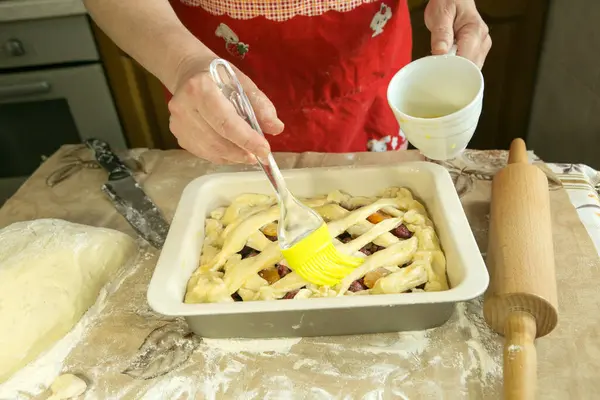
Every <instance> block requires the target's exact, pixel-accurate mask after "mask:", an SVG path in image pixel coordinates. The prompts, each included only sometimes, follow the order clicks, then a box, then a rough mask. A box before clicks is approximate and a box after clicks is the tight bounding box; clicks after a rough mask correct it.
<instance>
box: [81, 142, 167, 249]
mask: <svg viewBox="0 0 600 400" xmlns="http://www.w3.org/2000/svg"><path fill="white" fill-rule="evenodd" d="M85 144H86V145H87V146H88V147H89V148H90V149H91V150H92V151H93V152H94V156H95V158H96V160H97V161H98V163H99V164H100V165H101V166H102V168H104V169H105V170H106V171H107V172H108V182H107V183H105V184H104V185H103V186H102V191H103V192H104V193H106V195H107V196H108V197H109V199H110V200H111V201H112V203H113V205H114V206H115V208H116V209H117V211H118V212H119V214H121V215H122V216H123V217H124V218H125V219H126V220H127V222H129V224H130V225H131V226H132V227H133V229H135V231H136V232H137V233H138V234H139V235H140V236H141V237H142V238H143V239H144V240H146V241H147V242H148V243H150V244H151V245H152V246H154V247H155V248H157V249H161V248H162V246H163V244H164V242H165V239H166V237H167V232H168V231H169V224H168V223H167V221H165V219H164V217H163V216H162V214H161V212H160V210H159V209H158V207H156V205H155V204H154V202H153V201H152V200H151V199H150V198H149V197H148V196H147V195H146V193H144V191H143V190H142V188H141V187H140V185H139V184H138V183H137V182H136V181H135V179H134V178H133V174H132V173H131V171H130V170H129V168H127V166H126V165H125V164H123V162H122V161H121V160H120V159H119V157H117V155H116V154H114V153H113V151H112V150H111V148H110V146H109V145H108V143H106V142H103V141H102V140H98V139H89V140H86V142H85Z"/></svg>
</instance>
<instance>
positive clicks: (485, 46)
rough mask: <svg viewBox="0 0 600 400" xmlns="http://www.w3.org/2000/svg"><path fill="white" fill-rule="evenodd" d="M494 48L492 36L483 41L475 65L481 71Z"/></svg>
mask: <svg viewBox="0 0 600 400" xmlns="http://www.w3.org/2000/svg"><path fill="white" fill-rule="evenodd" d="M491 48H492V38H491V36H490V35H487V36H486V37H485V39H483V43H482V44H481V51H480V52H479V55H478V56H477V59H476V62H475V64H477V66H478V67H479V68H480V69H481V68H482V67H483V64H484V63H485V59H486V57H487V55H488V54H489V52H490V49H491Z"/></svg>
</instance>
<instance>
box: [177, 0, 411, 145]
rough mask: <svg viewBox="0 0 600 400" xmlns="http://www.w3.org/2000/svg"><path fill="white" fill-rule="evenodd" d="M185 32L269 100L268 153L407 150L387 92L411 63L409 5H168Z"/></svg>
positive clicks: (288, 1) (324, 1) (249, 0)
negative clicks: (276, 131)
mask: <svg viewBox="0 0 600 400" xmlns="http://www.w3.org/2000/svg"><path fill="white" fill-rule="evenodd" d="M170 1H171V5H172V6H173V9H174V10H175V12H176V13H177V15H178V16H179V18H180V19H181V21H182V22H183V24H184V25H185V26H186V27H187V28H188V29H189V30H190V31H191V32H192V33H193V34H194V35H195V36H196V37H197V38H198V39H199V40H201V41H202V42H203V43H204V44H205V45H206V46H208V47H209V48H210V49H211V50H212V51H214V52H215V53H216V54H218V55H219V57H223V58H225V59H227V60H228V61H230V62H232V63H233V64H235V65H236V66H237V67H239V68H240V69H241V70H242V71H244V73H246V74H247V75H248V76H249V77H250V79H252V80H253V81H254V83H256V85H257V86H258V87H259V88H260V89H261V90H262V91H263V92H264V93H265V94H266V95H267V96H268V97H269V98H270V99H271V101H273V103H274V104H275V107H276V108H277V113H278V115H279V118H280V119H281V120H282V121H283V122H284V123H285V125H286V127H285V131H284V132H283V133H282V134H280V135H278V136H274V137H268V140H269V143H270V145H271V148H272V150H273V151H285V152H305V151H318V152H331V153H340V152H359V151H386V150H397V149H400V148H403V147H404V146H405V145H406V139H405V138H404V137H403V136H402V135H401V133H400V130H399V126H398V122H397V121H396V119H395V118H394V115H393V113H392V111H391V109H390V108H389V106H388V104H387V98H386V91H387V85H388V83H389V81H390V79H391V78H392V76H393V75H394V74H395V73H396V72H397V71H398V70H399V69H400V68H402V67H403V66H404V65H406V64H407V63H409V62H410V59H411V51H412V36H411V27H410V16H409V11H408V6H407V3H406V0H380V1H376V0H246V1H242V0H170Z"/></svg>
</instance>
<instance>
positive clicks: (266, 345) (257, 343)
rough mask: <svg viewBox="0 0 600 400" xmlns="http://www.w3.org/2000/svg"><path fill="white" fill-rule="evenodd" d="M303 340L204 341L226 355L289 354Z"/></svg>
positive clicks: (206, 339) (205, 339)
mask: <svg viewBox="0 0 600 400" xmlns="http://www.w3.org/2000/svg"><path fill="white" fill-rule="evenodd" d="M301 339H302V338H291V339H258V340H257V339H208V338H204V339H202V341H203V342H204V344H206V345H207V346H208V347H210V348H213V349H219V350H221V351H223V352H225V353H239V352H243V351H244V352H250V353H264V352H275V353H287V352H289V350H290V349H291V348H292V346H293V345H295V344H297V343H298V342H300V340H301Z"/></svg>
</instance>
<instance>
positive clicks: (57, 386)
mask: <svg viewBox="0 0 600 400" xmlns="http://www.w3.org/2000/svg"><path fill="white" fill-rule="evenodd" d="M86 389H87V383H85V381H84V380H83V379H81V378H80V377H78V376H75V375H73V374H64V375H61V376H59V377H58V378H56V379H55V380H54V382H53V383H52V385H51V386H50V390H51V391H52V396H50V397H48V398H47V399H46V400H65V399H71V398H73V397H77V396H81V395H82V394H83V393H84V392H85V391H86Z"/></svg>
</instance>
